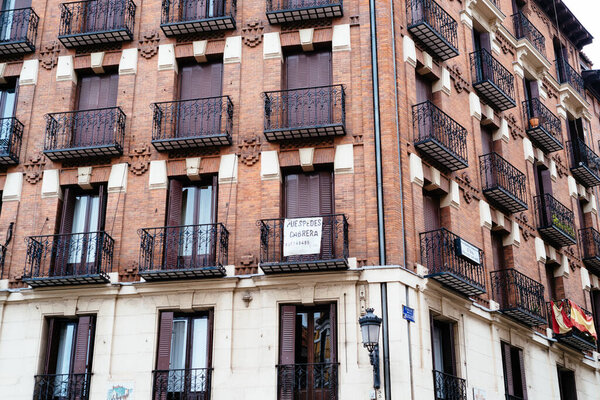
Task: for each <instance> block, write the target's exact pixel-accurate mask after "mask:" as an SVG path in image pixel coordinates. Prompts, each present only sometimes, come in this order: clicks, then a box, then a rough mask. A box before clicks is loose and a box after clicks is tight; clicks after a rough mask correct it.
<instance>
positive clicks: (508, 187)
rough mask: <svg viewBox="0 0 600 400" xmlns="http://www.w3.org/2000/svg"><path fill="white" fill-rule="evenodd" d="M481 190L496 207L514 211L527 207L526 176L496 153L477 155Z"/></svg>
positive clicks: (510, 211) (509, 211)
mask: <svg viewBox="0 0 600 400" xmlns="http://www.w3.org/2000/svg"><path fill="white" fill-rule="evenodd" d="M479 168H480V170H481V182H482V185H483V187H482V191H483V194H485V195H486V196H487V197H488V198H489V199H490V200H491V201H492V202H493V203H494V205H495V206H496V207H498V208H500V209H502V210H504V211H506V212H508V213H511V214H512V213H515V212H519V211H523V210H526V209H527V201H526V197H527V187H526V177H525V174H523V173H522V172H521V171H519V170H518V169H517V168H515V167H514V166H513V165H512V164H511V163H509V162H508V161H506V160H505V159H504V158H502V157H501V156H500V155H499V154H497V153H489V154H485V155H483V156H480V157H479Z"/></svg>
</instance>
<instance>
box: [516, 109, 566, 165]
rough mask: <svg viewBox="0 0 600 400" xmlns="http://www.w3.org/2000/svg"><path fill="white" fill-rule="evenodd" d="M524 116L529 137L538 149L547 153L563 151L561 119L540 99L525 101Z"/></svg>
mask: <svg viewBox="0 0 600 400" xmlns="http://www.w3.org/2000/svg"><path fill="white" fill-rule="evenodd" d="M523 115H524V117H525V124H526V128H527V135H528V136H529V138H530V139H531V141H532V142H533V143H535V145H536V146H537V147H539V148H540V149H542V150H543V151H544V152H545V153H552V152H554V151H558V150H562V149H563V144H562V128H561V122H560V119H559V118H558V117H557V116H556V115H554V114H552V111H550V110H549V109H548V107H546V106H545V105H544V104H543V103H542V102H541V101H540V99H537V98H535V99H531V100H526V101H524V102H523Z"/></svg>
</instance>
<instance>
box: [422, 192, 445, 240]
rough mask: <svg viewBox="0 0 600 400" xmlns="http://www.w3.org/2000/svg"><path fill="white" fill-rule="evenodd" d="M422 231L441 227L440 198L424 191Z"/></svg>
mask: <svg viewBox="0 0 600 400" xmlns="http://www.w3.org/2000/svg"><path fill="white" fill-rule="evenodd" d="M423 217H424V225H425V227H424V231H425V232H429V231H434V230H437V229H440V228H441V223H440V199H439V197H437V196H432V195H430V194H428V193H426V192H424V193H423Z"/></svg>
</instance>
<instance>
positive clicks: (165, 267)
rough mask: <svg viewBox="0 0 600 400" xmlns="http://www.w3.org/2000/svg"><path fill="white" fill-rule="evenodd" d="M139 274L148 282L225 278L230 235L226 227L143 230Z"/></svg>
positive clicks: (201, 226)
mask: <svg viewBox="0 0 600 400" xmlns="http://www.w3.org/2000/svg"><path fill="white" fill-rule="evenodd" d="M138 233H139V235H140V237H141V243H140V259H139V270H140V275H142V276H143V277H144V279H146V280H158V279H177V278H197V277H203V276H206V277H215V276H224V275H225V268H224V266H225V265H227V256H228V248H229V232H228V231H227V229H226V228H225V226H223V224H204V225H183V226H167V227H161V228H144V229H140V230H139V231H138Z"/></svg>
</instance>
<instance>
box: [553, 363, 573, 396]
mask: <svg viewBox="0 0 600 400" xmlns="http://www.w3.org/2000/svg"><path fill="white" fill-rule="evenodd" d="M556 368H557V371H558V385H559V387H560V400H577V389H576V387H575V372H573V371H571V370H568V369H566V368H563V367H560V366H558V367H556Z"/></svg>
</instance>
